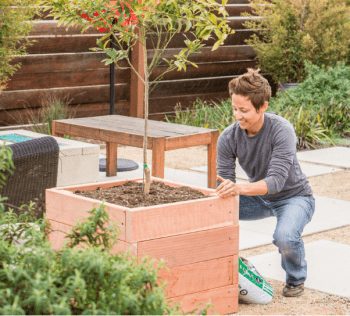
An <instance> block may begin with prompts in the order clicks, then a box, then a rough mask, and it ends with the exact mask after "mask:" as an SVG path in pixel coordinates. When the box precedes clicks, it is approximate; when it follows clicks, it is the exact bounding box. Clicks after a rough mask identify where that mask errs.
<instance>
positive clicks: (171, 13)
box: [47, 0, 233, 194]
mask: <svg viewBox="0 0 350 316" xmlns="http://www.w3.org/2000/svg"><path fill="white" fill-rule="evenodd" d="M226 3H227V0H222V1H220V2H219V1H216V0H201V1H188V0H176V1H175V0H161V1H160V0H142V1H140V0H117V1H109V0H96V1H90V0H55V1H51V0H50V1H48V0H47V5H49V6H51V8H52V12H53V15H54V16H55V18H57V19H59V20H60V21H61V22H62V23H65V24H68V25H71V24H78V25H80V26H82V27H83V29H87V28H89V27H91V26H93V27H95V28H97V29H98V30H100V31H101V32H103V33H104V32H105V35H103V36H102V37H101V38H100V39H99V40H98V46H99V48H98V49H96V50H98V51H103V52H104V53H106V56H107V58H106V59H105V62H106V64H110V63H112V62H116V64H117V65H118V66H119V65H120V63H119V62H120V61H122V60H126V61H127V63H128V65H129V66H130V68H131V69H132V71H134V72H135V73H136V75H137V76H138V77H139V79H140V80H141V81H142V82H143V84H144V87H145V97H144V118H145V133H144V146H143V147H144V155H143V156H144V175H145V179H146V181H145V182H144V184H145V185H144V188H145V189H144V191H145V193H146V194H147V193H148V192H149V188H150V170H149V167H148V162H147V152H146V149H147V134H148V131H147V127H148V124H147V120H148V113H149V92H150V89H151V86H152V85H153V84H154V83H155V82H156V81H157V80H159V79H160V78H161V77H162V76H163V75H164V74H165V73H166V72H169V71H172V70H176V69H177V70H179V71H181V70H183V71H185V70H186V69H187V66H188V65H192V66H196V64H195V63H194V62H193V61H191V60H190V56H191V55H192V54H194V53H199V52H200V50H201V49H202V48H203V47H204V46H205V43H206V42H207V41H208V40H209V39H213V45H212V49H213V50H215V49H217V48H218V47H219V46H220V45H221V44H222V43H223V42H224V40H225V39H226V37H227V36H228V35H229V34H231V33H233V30H231V29H230V27H229V26H228V23H227V19H226V17H227V12H226V11H225V4H226ZM178 34H180V35H181V34H182V36H183V44H184V48H182V49H178V51H177V52H176V53H175V54H169V53H168V52H167V51H166V48H167V47H168V46H169V44H170V43H171V41H172V40H173V39H174V37H175V36H176V35H178ZM111 36H112V37H113V39H114V42H115V46H114V47H113V46H112V47H110V38H111ZM138 44H140V45H141V46H142V47H143V53H142V54H143V60H144V67H143V69H142V70H141V71H139V70H137V69H136V68H135V67H134V65H133V64H132V62H131V58H130V52H131V50H132V49H133V48H134V47H135V45H138ZM146 44H147V45H150V46H151V47H152V49H153V50H152V53H151V54H148V53H147V48H146V46H147V45H146ZM160 64H164V65H166V66H167V67H165V68H166V70H165V71H164V72H163V73H162V74H160V75H159V76H158V77H157V78H156V79H155V80H154V81H153V82H150V76H151V75H152V73H153V71H154V70H155V68H156V67H157V66H159V65H160Z"/></svg>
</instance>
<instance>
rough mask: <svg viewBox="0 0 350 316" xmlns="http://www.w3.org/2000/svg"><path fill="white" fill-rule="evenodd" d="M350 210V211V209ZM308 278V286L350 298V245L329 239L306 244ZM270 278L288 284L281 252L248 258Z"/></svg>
mask: <svg viewBox="0 0 350 316" xmlns="http://www.w3.org/2000/svg"><path fill="white" fill-rule="evenodd" d="M349 211H350V210H349ZM305 252H306V260H307V264H308V277H307V280H306V282H305V286H306V287H308V288H311V289H315V290H318V291H322V292H326V293H330V294H335V295H339V296H345V297H349V298H350V286H349V280H350V269H349V260H350V246H349V245H345V244H341V243H338V242H334V241H329V240H317V241H314V242H310V243H307V244H305ZM247 259H248V260H249V261H250V262H251V263H252V264H253V265H254V266H255V267H256V268H257V270H258V271H259V273H260V274H261V275H263V276H264V277H267V278H271V279H275V280H279V281H282V282H285V273H284V271H283V270H282V268H281V256H280V254H279V253H278V251H277V250H276V251H273V252H269V253H265V254H262V255H258V256H253V257H249V258H247Z"/></svg>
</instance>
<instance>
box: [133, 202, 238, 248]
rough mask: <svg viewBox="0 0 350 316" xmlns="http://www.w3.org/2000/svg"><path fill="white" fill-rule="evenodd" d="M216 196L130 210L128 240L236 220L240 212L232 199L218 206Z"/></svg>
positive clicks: (153, 237) (218, 224) (176, 232)
mask: <svg viewBox="0 0 350 316" xmlns="http://www.w3.org/2000/svg"><path fill="white" fill-rule="evenodd" d="M213 199H214V198H213ZM213 199H200V200H196V203H195V204H194V205H192V204H193V201H185V202H182V203H181V204H180V203H171V204H162V205H157V206H154V207H152V208H145V209H143V210H139V211H136V210H135V211H131V212H127V214H126V223H127V224H126V226H127V229H126V240H127V241H129V242H135V241H142V240H150V239H155V238H161V237H167V236H172V235H178V234H185V233H190V232H195V231H203V230H205V229H210V228H217V227H222V226H227V225H230V224H231V223H232V222H233V221H235V220H237V216H238V215H237V213H235V212H232V211H231V206H232V203H233V201H232V199H228V200H223V201H222V202H223V203H221V205H220V207H219V208H218V207H217V205H215V203H213ZM189 204H191V205H190V207H191V211H190V212H189ZM204 210H205V211H204ZM181 236H182V235H181Z"/></svg>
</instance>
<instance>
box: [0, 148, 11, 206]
mask: <svg viewBox="0 0 350 316" xmlns="http://www.w3.org/2000/svg"><path fill="white" fill-rule="evenodd" d="M13 169H14V164H13V161H12V150H11V149H10V148H9V147H7V146H5V145H2V146H0V192H1V188H2V187H3V186H4V185H5V183H6V179H7V177H8V176H9V175H10V174H11V173H12V172H13ZM5 201H6V197H3V196H1V194H0V212H1V211H3V210H4V209H5V205H4V202H5Z"/></svg>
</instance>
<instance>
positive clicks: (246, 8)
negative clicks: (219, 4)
mask: <svg viewBox="0 0 350 316" xmlns="http://www.w3.org/2000/svg"><path fill="white" fill-rule="evenodd" d="M225 8H226V11H227V13H228V15H229V16H240V15H241V14H242V13H252V8H251V6H250V5H249V4H246V3H243V4H242V3H232V4H228V5H226V7H225Z"/></svg>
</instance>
